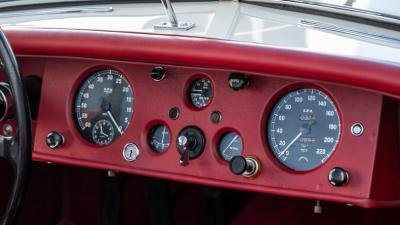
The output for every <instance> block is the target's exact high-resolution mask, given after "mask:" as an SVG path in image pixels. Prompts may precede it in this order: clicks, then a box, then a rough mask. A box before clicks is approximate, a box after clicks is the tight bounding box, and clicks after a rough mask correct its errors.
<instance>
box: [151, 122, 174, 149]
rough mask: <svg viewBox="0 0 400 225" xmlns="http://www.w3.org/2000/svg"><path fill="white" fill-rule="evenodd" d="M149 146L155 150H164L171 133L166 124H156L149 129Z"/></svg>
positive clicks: (169, 141)
mask: <svg viewBox="0 0 400 225" xmlns="http://www.w3.org/2000/svg"><path fill="white" fill-rule="evenodd" d="M148 142H149V145H150V148H151V149H153V150H154V151H155V152H159V153H161V152H164V151H166V150H167V148H168V147H169V145H170V143H171V135H170V132H169V129H168V127H167V126H164V125H157V126H155V127H153V128H152V129H151V130H150V133H149V136H148Z"/></svg>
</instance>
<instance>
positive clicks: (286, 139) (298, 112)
mask: <svg viewBox="0 0 400 225" xmlns="http://www.w3.org/2000/svg"><path fill="white" fill-rule="evenodd" d="M267 136H268V137H267V139H268V144H269V147H270V149H271V150H272V153H273V154H274V156H275V157H276V158H277V159H278V161H279V162H281V163H282V164H283V165H285V166H287V167H288V168H290V169H293V170H296V171H307V170H312V169H314V168H316V167H318V166H320V165H322V164H323V163H324V162H325V161H326V160H327V159H328V158H329V157H330V156H331V155H332V153H333V151H334V150H335V148H336V145H337V143H338V141H339V137H340V119H339V115H338V111H337V109H336V107H335V105H334V103H333V101H332V100H331V99H330V98H329V97H328V95H326V94H325V93H323V92H322V91H320V90H317V89H299V90H295V91H292V92H289V93H287V94H286V95H284V96H283V97H282V98H281V99H280V100H279V101H278V103H277V104H276V105H275V107H274V108H273V110H272V112H271V114H270V117H269V120H268V125H267Z"/></svg>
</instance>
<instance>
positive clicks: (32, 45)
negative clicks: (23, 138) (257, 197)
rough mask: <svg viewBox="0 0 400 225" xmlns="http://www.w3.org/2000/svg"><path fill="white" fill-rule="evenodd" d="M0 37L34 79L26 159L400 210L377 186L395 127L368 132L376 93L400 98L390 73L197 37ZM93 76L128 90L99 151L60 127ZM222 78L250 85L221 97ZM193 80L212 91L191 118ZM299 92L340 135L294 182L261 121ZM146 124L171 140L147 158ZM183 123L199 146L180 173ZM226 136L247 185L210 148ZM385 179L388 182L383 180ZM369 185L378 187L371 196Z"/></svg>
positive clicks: (375, 115)
mask: <svg viewBox="0 0 400 225" xmlns="http://www.w3.org/2000/svg"><path fill="white" fill-rule="evenodd" d="M7 34H8V35H9V38H10V41H11V43H12V45H13V47H14V49H15V51H16V52H17V54H18V55H19V60H20V64H21V66H22V71H23V73H24V74H31V73H37V74H40V76H41V77H42V78H43V85H42V92H41V101H40V108H39V116H38V119H37V126H36V130H35V131H36V135H35V143H34V159H36V160H43V161H51V162H59V163H65V164H71V165H79V166H88V167H94V168H101V169H110V170H116V171H122V172H127V173H134V174H141V175H147V176H155V177H161V178H167V179H173V180H179V181H184V182H193V183H199V184H206V185H215V186H220V187H227V188H237V189H244V190H250V191H257V192H265V193H275V194H282V195H289V196H297V197H306V198H313V199H320V200H332V201H340V202H345V203H351V204H356V205H359V206H363V207H382V206H394V205H399V204H400V196H398V194H396V193H395V192H394V191H392V190H394V189H397V188H398V187H400V185H399V184H398V182H395V184H394V185H391V184H390V182H389V181H388V179H385V178H382V177H381V176H380V175H381V174H384V173H386V172H387V169H385V167H384V165H385V164H386V163H393V164H396V165H398V164H399V163H398V160H397V159H396V158H395V157H396V156H397V155H398V154H397V153H396V152H397V150H395V146H396V143H394V142H393V141H392V140H393V138H392V137H393V136H395V137H397V127H396V128H394V130H395V132H392V133H390V132H388V131H387V130H388V129H389V128H390V129H391V128H392V127H390V126H389V128H387V127H386V126H384V125H382V124H381V123H380V121H381V112H383V111H385V110H382V109H393V107H392V106H393V105H395V104H396V103H392V102H390V101H389V102H388V101H385V97H383V96H382V95H381V94H380V93H385V94H387V95H391V96H396V95H398V94H399V90H400V88H399V87H400V82H399V81H398V79H395V77H396V76H397V74H398V70H399V69H398V68H397V67H395V66H393V65H387V64H386V65H385V64H377V63H372V62H368V61H358V60H352V59H345V58H337V57H331V56H322V55H315V54H311V53H305V52H297V51H296V52H295V51H291V50H285V49H274V48H267V47H262V46H257V45H249V44H238V43H230V42H223V41H217V40H208V39H201V38H185V37H168V36H157V35H144V34H121V33H107V32H87V31H86V32H84V31H61V30H24V29H21V30H19V29H17V30H12V29H10V30H8V31H7ZM26 37H29V38H30V39H26ZM71 40H76V41H71ZM167 44H168V45H167ZM178 46H180V47H178ZM199 49H202V51H199ZM90 58H91V59H90ZM156 65H162V66H164V67H165V68H166V71H167V77H166V79H164V80H163V81H161V82H154V81H153V80H152V79H151V78H150V75H149V73H150V71H151V69H152V68H153V67H154V66H156ZM99 68H106V69H109V68H114V69H117V70H119V71H121V72H122V73H123V74H124V75H125V76H126V77H127V79H128V81H129V82H130V84H131V86H132V87H133V90H134V97H135V112H134V115H133V118H132V122H131V124H130V126H129V127H128V129H127V131H126V132H125V133H124V135H123V136H121V137H120V138H119V139H118V140H117V141H116V142H114V143H113V144H112V145H110V146H107V147H97V146H94V145H92V144H89V143H88V142H86V141H85V140H83V138H81V136H80V134H79V132H78V131H77V129H76V126H75V123H74V120H73V117H72V104H73V103H72V102H73V99H74V95H75V92H76V90H77V88H78V86H79V85H80V82H81V81H82V80H83V79H85V78H86V77H87V76H88V75H89V74H90V72H91V71H94V70H96V69H99ZM227 68H229V69H227ZM232 72H244V73H246V74H247V75H248V76H249V77H250V80H251V85H250V86H249V87H247V88H246V89H244V90H241V91H238V92H235V91H232V90H231V89H230V88H229V87H228V84H227V80H228V77H229V74H230V73H232ZM198 74H202V76H205V77H207V78H209V79H210V80H211V81H212V84H213V87H214V90H215V92H214V97H213V100H212V102H211V104H210V105H209V106H208V107H206V108H205V109H204V110H195V109H193V107H190V106H189V104H187V87H188V85H189V81H191V80H192V79H193V77H195V76H197V75H198ZM377 74H382V76H379V75H378V76H377ZM327 81H329V82H331V83H327ZM332 82H336V83H342V84H340V85H339V84H334V83H332ZM343 84H347V85H354V86H358V87H361V88H368V89H370V90H368V91H367V90H365V89H364V90H362V89H359V88H357V89H356V88H354V87H350V86H344V85H343ZM301 87H315V88H318V89H321V90H323V91H324V92H326V93H328V94H329V96H330V97H331V98H332V99H333V101H334V102H335V103H336V105H337V107H338V110H339V113H340V117H341V122H342V127H341V129H342V135H341V137H340V141H339V144H338V147H337V149H336V151H335V153H334V154H333V155H332V157H331V158H330V159H329V160H328V161H327V162H326V164H324V165H323V166H321V167H319V168H317V169H315V170H312V171H309V172H303V173H298V172H294V171H291V170H288V169H286V168H284V167H283V166H281V165H280V164H279V163H277V162H276V160H275V159H274V157H273V156H272V154H271V152H270V149H269V148H268V145H267V144H266V137H265V136H266V119H267V116H268V114H269V112H270V111H271V108H272V107H273V104H275V102H276V100H277V98H279V97H281V95H283V94H284V93H285V92H287V91H290V90H293V89H296V88H301ZM171 107H179V109H180V117H179V118H178V119H177V120H171V119H169V118H168V110H169V109H170V108H171ZM394 109H395V110H394V112H395V113H394V114H390V115H386V117H384V116H382V120H385V119H392V118H394V119H395V120H396V121H397V115H396V112H397V109H396V107H394ZM214 110H218V111H220V112H221V113H222V121H221V122H220V123H219V124H213V123H211V121H210V114H211V112H212V111H214ZM355 122H361V123H362V124H363V125H364V127H365V132H364V134H363V135H362V136H360V137H355V136H353V135H351V133H350V127H351V125H352V124H353V123H355ZM157 123H163V124H166V125H167V126H168V127H169V128H170V130H171V135H172V136H171V139H172V144H171V146H170V147H169V149H168V150H167V151H166V152H165V153H162V154H159V155H157V154H155V153H154V152H152V151H151V150H150V148H149V146H148V144H147V140H146V139H147V133H148V132H149V129H150V128H151V126H152V125H155V124H157ZM387 123H390V122H387ZM387 123H385V124H387ZM392 124H393V123H392ZM188 125H196V126H198V127H199V128H200V129H201V130H202V131H203V132H204V134H205V137H206V147H205V150H204V153H203V154H202V155H201V156H200V157H199V158H198V159H195V160H192V161H191V162H190V165H189V166H187V167H182V166H180V165H179V155H178V152H177V150H176V146H175V139H176V138H177V134H178V132H179V131H180V130H181V129H182V128H184V127H186V126H188ZM227 130H234V131H236V132H238V133H239V134H240V135H241V136H242V138H243V142H244V143H243V145H244V155H255V156H257V157H258V158H259V159H260V161H261V163H262V171H261V174H260V175H259V176H258V177H257V178H255V179H247V178H244V177H241V176H236V175H233V174H232V173H230V172H229V169H228V166H227V163H225V162H224V161H222V160H221V159H220V158H219V155H218V154H217V151H216V144H217V142H218V140H219V138H220V137H221V135H222V134H223V133H224V131H227ZM49 131H59V132H61V133H62V134H63V135H64V136H65V140H66V142H65V145H64V146H63V147H61V148H60V149H58V150H56V151H54V150H51V149H49V148H48V147H47V145H46V143H45V138H46V136H47V133H48V132H49ZM383 131H385V132H387V133H388V135H387V136H388V137H389V139H390V140H391V141H389V142H385V141H384V140H382V138H381V136H380V135H379V134H380V132H383ZM385 132H383V133H385ZM129 142H131V143H135V144H137V145H138V146H139V149H140V156H139V157H138V159H137V160H136V161H134V162H127V161H125V160H124V158H123V156H122V149H123V147H124V146H125V144H126V143H129ZM382 143H393V144H394V145H384V144H382ZM381 146H383V147H382V148H381ZM335 166H340V167H343V168H345V169H346V170H348V171H349V173H350V176H351V179H350V182H349V183H348V185H346V186H343V187H332V186H331V185H330V184H329V183H328V180H327V176H328V172H329V170H330V169H331V168H333V167H335ZM374 168H378V169H377V170H375V169H374ZM394 176H395V177H399V174H398V173H397V172H395V173H394ZM377 180H379V181H380V182H381V183H382V184H385V185H384V186H380V185H379V184H378V183H377V182H376V181H377Z"/></svg>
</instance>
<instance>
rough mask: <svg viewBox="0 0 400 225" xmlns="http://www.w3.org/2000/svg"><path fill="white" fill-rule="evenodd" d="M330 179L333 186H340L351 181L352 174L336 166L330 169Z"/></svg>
mask: <svg viewBox="0 0 400 225" xmlns="http://www.w3.org/2000/svg"><path fill="white" fill-rule="evenodd" d="M328 180H329V183H330V184H331V185H332V186H335V187H340V186H343V185H345V184H347V183H348V182H349V180H350V176H349V173H348V172H347V171H346V170H344V169H342V168H340V167H335V168H333V169H331V171H329V175H328Z"/></svg>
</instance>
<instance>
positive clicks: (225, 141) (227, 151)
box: [218, 132, 243, 162]
mask: <svg viewBox="0 0 400 225" xmlns="http://www.w3.org/2000/svg"><path fill="white" fill-rule="evenodd" d="M218 152H219V155H220V156H221V158H222V159H223V160H225V161H228V162H229V161H230V160H231V159H232V158H233V157H235V156H238V155H241V154H242V152H243V143H242V138H241V137H240V135H239V134H238V133H236V132H228V133H226V134H224V135H223V136H222V138H221V140H220V141H219V144H218Z"/></svg>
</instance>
